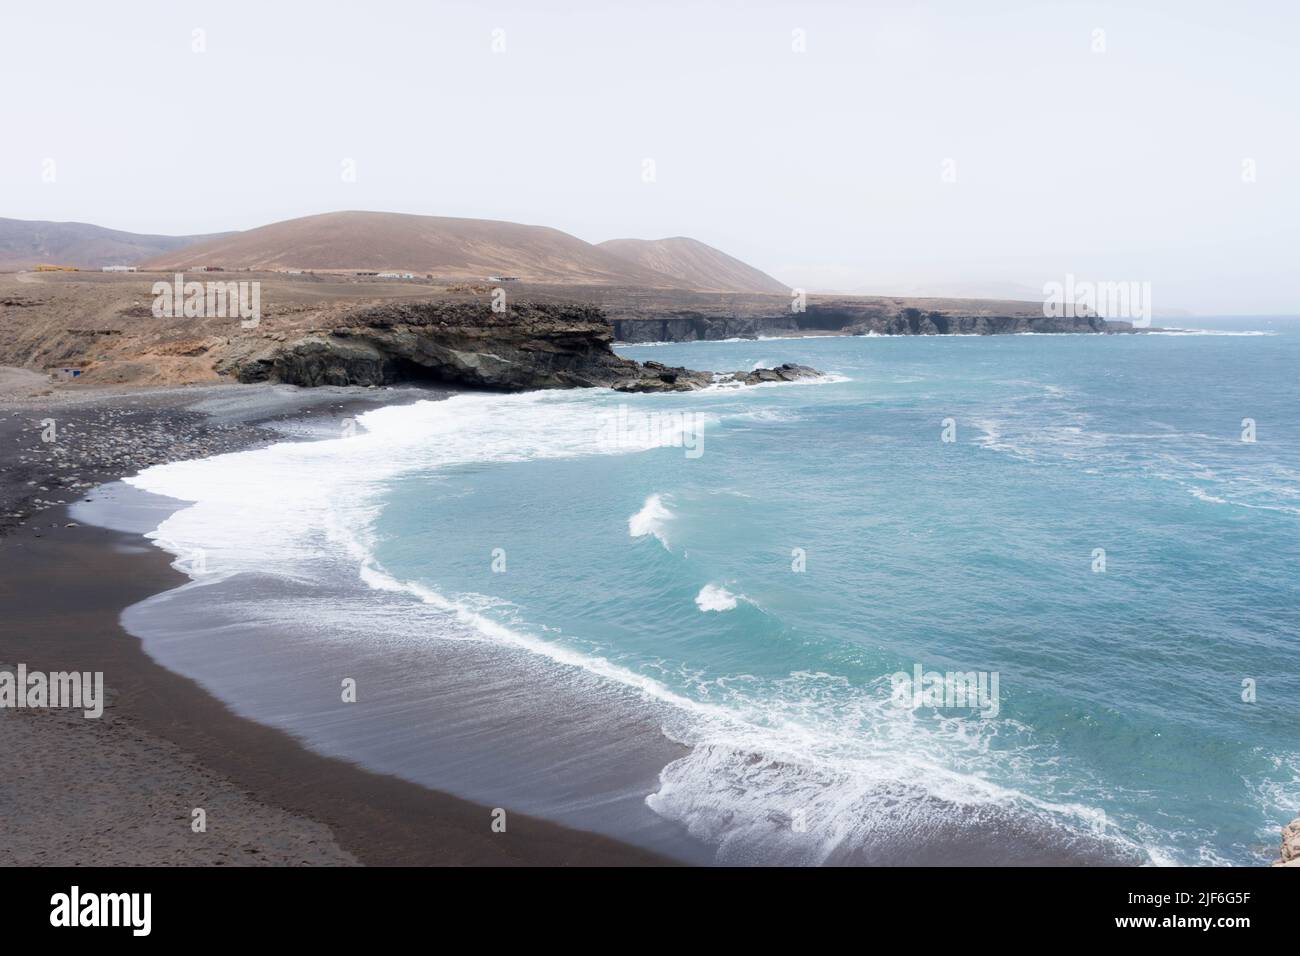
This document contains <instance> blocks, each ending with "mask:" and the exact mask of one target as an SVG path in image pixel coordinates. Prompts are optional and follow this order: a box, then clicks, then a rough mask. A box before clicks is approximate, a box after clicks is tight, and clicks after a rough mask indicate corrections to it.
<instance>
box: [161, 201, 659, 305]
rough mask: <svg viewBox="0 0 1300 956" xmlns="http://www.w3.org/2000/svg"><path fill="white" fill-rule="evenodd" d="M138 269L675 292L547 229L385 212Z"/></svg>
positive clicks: (196, 250)
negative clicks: (364, 275) (371, 275)
mask: <svg viewBox="0 0 1300 956" xmlns="http://www.w3.org/2000/svg"><path fill="white" fill-rule="evenodd" d="M144 265H145V267H146V268H150V269H178V270H184V269H187V268H193V267H197V266H203V265H217V266H221V267H222V268H225V269H254V270H278V269H312V270H320V271H331V270H332V271H351V270H366V271H377V272H387V271H408V272H414V273H416V274H417V275H424V274H426V273H427V274H432V275H435V276H438V277H440V278H442V277H450V278H462V277H463V278H472V279H483V278H486V277H488V276H493V275H510V276H518V277H519V278H520V279H523V280H527V281H533V282H572V283H582V284H587V283H596V284H609V285H629V286H645V287H650V288H681V287H682V283H680V282H678V281H676V280H675V279H674V278H672V277H671V276H667V275H663V274H660V273H657V272H654V271H652V270H649V269H646V268H643V267H641V266H639V265H637V264H636V263H634V262H629V261H628V260H627V259H625V258H623V257H622V256H618V255H615V254H614V253H613V252H611V251H609V250H606V249H601V248H600V247H598V246H594V245H592V244H591V243H589V242H583V241H582V240H581V239H579V238H577V237H576V236H571V235H569V234H568V233H565V232H561V231H560V230H558V229H551V228H549V227H547V226H526V225H521V224H520V223H515V222H498V221H495V220H489V219H455V218H450V217H446V216H412V215H406V214H403V213H389V212H332V213H325V214H323V215H319V216H306V217H304V218H301V219H289V220H286V221H284V222H277V223H272V224H271V225H269V226H262V227H260V228H258V229H250V230H248V231H247V232H241V233H237V234H235V235H233V236H229V237H226V238H222V239H218V240H214V241H212V242H204V243H200V244H198V245H195V246H191V247H188V248H185V249H182V250H177V251H176V252H172V253H166V254H163V255H159V256H156V257H154V258H152V259H150V260H148V261H147V262H146V263H144Z"/></svg>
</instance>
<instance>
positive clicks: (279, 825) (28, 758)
mask: <svg viewBox="0 0 1300 956" xmlns="http://www.w3.org/2000/svg"><path fill="white" fill-rule="evenodd" d="M23 384H24V385H25V386H29V385H30V384H31V383H30V382H24V383H23ZM203 393H204V394H202V395H197V394H195V390H173V391H171V392H152V393H144V394H143V395H142V394H141V393H132V394H131V397H127V398H124V397H123V396H122V395H120V394H115V393H111V392H88V391H83V392H77V393H73V394H72V395H71V397H69V398H66V399H64V398H63V397H62V396H61V395H59V394H55V395H52V396H41V395H39V394H36V395H28V394H24V395H19V396H10V401H9V402H8V403H6V404H5V405H3V407H0V419H3V421H0V443H3V444H2V445H0V447H3V449H4V452H5V454H6V457H7V459H8V460H7V461H6V462H5V463H4V464H5V467H4V470H3V472H0V502H2V503H3V511H4V513H5V514H7V515H12V514H17V515H21V516H22V517H21V518H9V519H7V521H6V524H5V527H4V529H3V531H4V536H3V537H0V608H3V613H0V662H2V663H8V664H13V663H17V662H23V663H25V664H26V665H27V666H28V668H29V669H32V670H45V671H55V670H80V671H103V672H104V680H105V684H106V686H107V688H108V698H109V706H108V707H107V708H106V709H105V715H104V717H103V718H101V719H100V720H98V721H94V720H88V719H86V718H83V717H81V716H79V714H78V715H77V716H73V715H72V714H70V713H68V712H58V711H43V712H32V711H0V745H3V746H4V747H5V748H6V751H7V752H9V753H12V754H13V755H15V756H14V757H13V759H14V760H15V761H16V762H17V764H16V766H17V769H16V771H15V772H12V773H8V774H6V775H5V779H4V780H3V781H0V803H2V804H3V805H4V806H5V808H6V811H7V812H6V813H4V814H3V817H2V818H3V821H4V822H3V823H0V863H2V864H10V865H13V864H33V863H40V864H49V865H76V864H85V865H91V864H141V865H146V864H200V865H205V864H211V865H219V864H227V863H229V864H251V863H263V864H302V863H313V864H322V865H340V864H348V863H353V862H359V863H362V864H367V865H429V864H433V865H448V864H450V865H484V864H485V865H646V864H651V865H653V864H662V863H665V862H668V860H667V859H666V858H665V857H663V856H660V855H657V854H655V853H653V852H650V851H647V850H644V849H640V848H637V847H633V846H630V845H627V844H624V843H621V842H619V841H616V840H613V839H610V838H608V837H605V836H600V835H596V834H593V833H590V832H585V831H583V830H579V829H575V828H567V827H564V826H560V825H558V824H555V823H552V822H549V821H546V820H542V819H540V818H537V817H534V816H529V815H527V814H526V813H522V812H518V811H517V810H516V809H515V807H514V806H512V805H505V806H503V807H502V809H504V810H505V811H506V814H507V816H506V820H507V826H506V830H505V832H504V833H502V832H494V829H493V826H492V823H493V820H494V814H493V809H494V807H492V806H486V805H482V804H478V803H474V802H471V801H467V800H463V799H459V798H457V797H454V796H451V795H449V794H446V793H442V792H439V791H438V790H435V789H431V788H429V787H427V786H421V785H419V784H417V783H413V782H410V781H407V780H403V779H400V778H398V777H397V776H393V775H389V774H384V773H375V772H371V771H369V770H365V769H362V768H361V767H359V766H357V765H355V764H353V763H350V762H348V761H345V760H341V759H337V758H333V757H328V756H322V755H320V754H319V753H315V752H313V751H312V750H309V749H307V748H306V747H304V746H303V745H302V744H301V743H300V742H299V741H298V740H297V739H295V738H294V737H293V736H291V735H290V734H288V733H285V732H284V731H282V730H278V729H273V728H271V727H268V726H265V725H264V724H261V723H257V722H254V721H251V720H248V719H246V718H244V717H241V716H239V715H237V714H236V713H234V712H233V711H232V710H231V709H230V708H228V707H227V706H226V705H225V704H223V703H222V702H221V701H219V700H218V699H216V698H215V697H214V696H212V695H211V694H209V693H208V692H207V691H206V690H204V689H203V687H202V686H200V685H199V684H198V683H196V682H195V681H193V680H190V679H188V678H186V677H182V676H180V675H178V674H176V673H174V672H172V671H170V670H168V669H166V668H164V667H163V666H161V665H160V664H158V663H157V662H156V661H155V660H154V659H152V658H151V657H150V656H149V655H148V654H147V653H145V651H144V649H143V648H142V645H141V642H140V640H139V639H137V638H136V637H134V636H132V635H131V634H129V633H127V632H126V631H125V630H124V629H123V628H122V626H121V624H120V622H119V619H120V615H121V613H122V611H123V610H124V609H125V608H127V607H129V606H131V605H133V604H136V603H137V602H140V601H142V600H144V599H145V598H147V597H149V596H150V595H156V594H159V593H161V592H164V591H167V590H169V589H172V588H175V587H176V586H178V585H180V584H182V583H183V582H184V581H185V580H186V579H185V578H184V576H183V575H181V574H180V573H179V572H177V571H176V570H174V569H173V568H172V567H171V566H170V562H171V560H172V558H171V556H170V555H167V554H165V553H163V552H162V551H159V550H158V549H156V548H154V547H152V546H151V545H149V544H148V543H147V542H145V541H144V540H143V539H141V538H140V537H139V536H138V535H136V534H132V533H129V532H123V531H116V530H110V529H107V528H100V527H95V526H89V525H82V524H80V523H76V522H73V521H70V519H69V516H68V514H67V510H66V507H65V505H63V504H58V503H55V504H45V503H44V502H48V501H55V502H58V501H59V500H63V501H69V500H72V499H73V498H74V497H75V498H80V496H81V495H83V494H85V491H84V489H82V488H78V487H76V486H77V485H78V484H81V483H90V482H95V481H100V480H104V479H107V478H109V477H117V476H118V475H121V474H129V473H132V471H133V470H134V469H138V467H139V466H140V465H141V464H142V462H141V461H140V460H139V458H140V457H142V456H140V455H135V456H134V457H133V453H132V449H133V448H134V449H136V450H138V449H139V447H140V446H139V444H138V442H136V443H135V444H133V443H132V441H131V440H130V439H129V438H126V437H125V436H124V435H123V436H118V437H117V438H115V437H114V435H113V434H111V433H110V434H106V433H105V432H104V429H109V430H110V432H111V429H112V423H113V418H112V413H114V412H115V411H116V412H121V411H122V410H123V408H124V406H125V407H126V408H127V410H128V411H129V417H130V421H131V425H132V427H135V428H136V429H137V431H136V432H133V433H132V434H136V435H137V437H138V434H139V429H144V430H145V431H146V432H148V433H152V432H153V430H155V429H157V430H161V434H162V435H163V439H164V440H163V443H162V444H163V446H166V444H167V442H166V437H167V436H168V434H170V433H173V432H174V433H176V434H177V435H178V436H179V435H180V434H181V433H182V432H184V431H185V430H186V429H191V428H194V427H195V420H194V417H193V416H195V415H199V416H202V417H204V418H207V419H209V420H216V421H217V422H218V424H221V423H222V422H223V421H224V424H222V426H221V427H223V428H225V429H227V431H228V432H229V434H228V435H227V438H228V440H229V442H230V443H231V447H239V446H240V445H241V444H247V443H248V442H255V441H257V440H263V441H269V440H276V437H277V436H276V435H275V434H274V433H272V432H267V431H265V429H260V424H261V423H262V422H263V421H265V420H267V419H268V418H275V417H277V416H280V417H293V416H294V415H297V414H300V413H301V407H298V406H294V403H293V402H291V401H286V400H284V399H283V396H271V397H268V398H267V399H266V401H265V402H264V403H263V405H262V406H260V407H259V408H258V409H256V411H255V413H250V412H248V409H247V407H245V410H244V411H239V410H238V408H237V406H239V405H241V402H242V399H241V400H240V401H235V402H234V403H233V404H230V405H228V406H227V407H226V408H225V410H224V412H223V411H222V410H221V403H222V402H223V401H226V400H227V399H229V398H233V397H234V396H235V393H234V392H225V391H222V390H221V389H220V388H214V389H205V390H203ZM249 394H251V393H249ZM417 397H418V396H417ZM352 398H355V396H346V395H345V396H340V395H337V394H333V395H330V394H328V393H326V392H324V391H322V392H318V393H315V394H313V395H312V396H311V399H310V402H311V403H314V404H315V405H317V406H318V407H322V408H329V410H330V413H331V414H334V415H337V414H338V413H339V412H340V411H346V409H345V408H344V403H345V402H346V401H348V400H351V399H352ZM383 398H384V397H383V396H362V399H363V400H364V401H366V402H367V403H368V404H371V405H373V404H376V403H378V402H380V401H382V400H383ZM197 400H202V401H211V402H214V403H215V404H214V405H213V407H212V408H211V409H210V410H207V411H201V412H194V411H192V410H191V406H192V405H194V403H195V401H197ZM243 404H245V405H246V403H243ZM271 406H273V407H271ZM223 414H224V416H225V418H224V420H223V419H222V418H221V416H222V415H223ZM51 416H53V417H55V418H56V419H57V420H58V421H59V422H60V423H62V424H63V425H66V426H67V427H68V430H69V434H71V435H78V434H80V435H81V436H82V437H83V439H84V440H85V441H86V442H87V443H89V444H92V445H94V446H95V447H97V448H99V449H100V450H101V451H103V449H104V448H106V447H112V446H113V445H114V444H115V443H119V444H122V446H123V452H122V454H121V455H120V456H115V455H113V454H106V455H101V456H100V458H96V459H94V461H93V462H92V461H91V458H92V457H93V456H86V457H85V458H81V459H78V458H77V457H76V451H75V446H71V444H70V445H69V446H64V452H65V455H64V456H56V455H54V449H48V448H46V449H43V448H42V447H41V446H40V445H36V444H33V436H34V435H36V434H38V432H39V430H40V422H41V421H42V420H44V419H46V418H48V417H51ZM106 416H107V417H106ZM213 416H216V417H215V419H213ZM254 419H260V420H254ZM330 427H332V426H330ZM197 433H198V434H200V435H201V434H203V433H204V429H203V427H202V426H201V425H200V426H199V427H198V428H197ZM119 439H120V441H119ZM36 440H37V441H38V440H39V439H36ZM176 444H177V446H178V447H183V446H184V442H183V441H177V442H176ZM56 447H57V443H56ZM16 449H21V450H23V454H24V455H26V457H27V458H28V460H27V461H26V462H22V463H19V462H18V461H17V459H18V457H19V456H18V455H17V454H15V453H14V451H15V450H16ZM218 450H226V449H221V448H215V447H214V448H213V449H210V453H215V451H218ZM45 453H48V454H45ZM115 458H116V459H117V461H116V463H115V460H114V459H115ZM69 459H70V460H69ZM101 459H102V460H101ZM60 463H61V464H67V465H69V466H70V468H63V469H55V468H51V467H49V466H50V465H57V464H60ZM115 469H116V474H115V473H114V471H115ZM56 477H57V478H59V479H60V481H59V482H58V483H56V482H55V480H54V479H55V478H56ZM71 477H75V478H76V479H77V481H76V482H70V481H67V479H68V478H71ZM32 481H34V482H37V484H35V485H29V484H28V482H32ZM41 487H45V488H47V489H50V490H48V491H46V492H41V491H39V490H37V489H40V488H41ZM69 524H75V525H76V526H73V527H69V526H68V525H69ZM91 725H93V726H91ZM195 808H203V809H204V810H205V811H206V814H207V830H206V832H204V833H195V832H194V831H193V829H192V827H191V820H192V811H193V810H194V809H195Z"/></svg>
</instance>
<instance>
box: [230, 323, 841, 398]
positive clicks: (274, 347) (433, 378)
mask: <svg viewBox="0 0 1300 956" xmlns="http://www.w3.org/2000/svg"><path fill="white" fill-rule="evenodd" d="M613 339H614V330H613V328H612V327H611V326H610V324H609V322H607V321H606V320H605V318H604V315H603V313H602V312H601V311H600V310H599V309H598V308H594V307H591V306H583V305H545V304H529V303H524V304H517V305H513V306H511V307H510V308H509V309H508V310H507V311H505V312H494V311H493V310H492V309H491V307H490V306H489V305H487V304H485V303H446V302H419V303H400V304H391V305H379V306H373V307H369V308H363V309H358V310H356V311H353V312H349V313H347V314H345V315H343V316H341V317H340V318H339V319H338V321H337V322H336V324H335V325H334V327H333V328H332V329H328V330H325V329H316V330H310V331H306V332H304V333H302V334H301V335H297V336H294V337H292V338H289V339H286V340H285V341H277V340H273V339H250V340H248V341H247V342H246V343H245V344H244V345H243V346H242V347H239V348H236V349H234V350H233V351H232V352H231V353H230V354H228V355H227V356H226V357H225V358H224V359H223V360H222V362H221V364H220V365H219V366H218V371H219V372H221V373H222V374H227V375H233V376H234V377H235V378H237V379H238V380H239V381H241V382H259V381H268V380H269V381H277V382H286V383H289V384H293V385H306V386H315V385H388V384H393V383H396V382H411V381H428V382H438V383H440V384H449V385H460V386H465V387H470V388H481V389H490V390H495V391H506V392H518V391H525V390H528V389H536V388H587V387H605V388H612V389H616V390H618V391H625V392H667V391H691V390H694V389H698V388H703V387H705V386H707V385H713V384H717V383H728V382H731V383H736V384H756V383H758V382H762V381H793V380H795V379H799V378H807V377H812V376H816V375H817V374H818V373H817V371H816V370H815V369H811V368H808V367H806V366H796V365H783V366H780V367H778V368H776V369H757V370H754V371H752V372H743V373H742V372H735V373H730V374H725V375H717V374H715V373H712V372H700V371H694V370H691V369H686V368H674V367H669V366H666V365H661V364H659V363H658V362H646V363H641V362H634V361H632V360H630V359H625V358H622V357H620V356H618V355H616V354H615V353H614V351H613V350H612V349H611V348H610V345H611V343H612V342H613Z"/></svg>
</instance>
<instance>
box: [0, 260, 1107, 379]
mask: <svg viewBox="0 0 1300 956" xmlns="http://www.w3.org/2000/svg"><path fill="white" fill-rule="evenodd" d="M172 278H173V277H172V275H171V274H168V273H128V274H104V273H92V272H66V273H58V272H50V273H32V272H29V273H8V274H0V365H8V366H16V367H20V368H25V369H29V370H32V371H33V372H37V373H42V374H49V375H51V383H52V387H61V385H62V383H63V382H64V381H67V382H68V383H69V384H71V385H73V386H74V387H75V386H76V385H77V384H80V383H86V384H90V383H94V384H116V385H174V384H188V383H211V382H217V381H221V380H222V379H223V372H222V371H221V370H222V369H223V368H225V367H226V365H227V364H228V361H229V360H230V359H231V358H232V357H237V356H242V355H253V354H255V353H258V352H259V351H264V350H266V349H272V348H275V347H277V346H278V345H282V344H286V343H292V342H294V341H295V340H297V339H300V338H302V337H304V336H310V335H313V334H318V333H329V332H332V331H333V330H334V329H336V328H337V327H338V326H339V325H340V324H343V319H344V317H345V316H348V315H350V314H351V313H354V312H357V311H358V310H365V309H371V308H373V307H378V306H385V305H400V304H416V303H428V302H437V303H445V304H447V305H449V306H455V305H461V306H465V307H475V308H479V309H483V310H486V309H488V308H490V305H491V301H492V297H493V290H494V288H504V289H505V290H506V292H505V295H506V302H507V306H508V308H513V307H515V306H521V307H522V306H523V305H525V304H528V303H534V304H538V305H542V306H548V305H549V306H594V307H596V308H597V309H599V310H600V312H601V313H602V314H603V316H604V317H605V318H606V319H607V320H608V321H609V322H610V323H611V325H612V326H613V330H614V334H613V338H615V339H617V340H622V341H663V340H695V339H720V338H730V337H735V336H751V337H752V336H756V335H791V334H794V335H798V334H854V333H865V332H871V331H879V332H882V333H884V334H924V333H927V332H935V331H958V330H965V331H972V332H980V331H984V332H991V331H1015V330H1022V327H1023V329H1024V330H1040V331H1073V330H1076V329H1074V328H1072V327H1068V326H1069V323H1066V324H1064V325H1061V326H1060V327H1054V326H1053V327H1042V324H1043V323H1045V322H1047V320H1044V319H1043V318H1042V312H1041V308H1040V307H1039V306H1038V304H1037V303H1026V302H991V301H982V300H957V299H905V298H891V297H866V296H856V297H848V296H810V297H809V298H808V301H807V308H806V310H805V311H803V312H797V311H795V310H793V309H792V308H791V301H790V299H789V297H787V296H781V295H752V294H750V295H744V294H732V293H704V292H691V291H676V290H664V289H646V288H634V287H610V286H593V285H565V284H553V283H527V282H513V283H509V284H507V285H503V286H495V287H494V286H492V285H490V284H487V283H463V282H457V281H452V280H445V279H443V280H439V279H413V280H389V279H379V278H375V277H362V276H350V275H335V274H314V275H313V274H302V275H286V274H283V273H269V272H240V273H224V274H222V273H207V274H188V275H187V276H186V278H187V279H190V280H203V281H214V282H215V281H221V282H253V281H255V282H259V283H260V284H261V286H260V298H261V320H260V322H259V323H258V325H257V327H256V328H247V329H246V328H243V327H242V325H241V322H240V321H239V319H238V318H237V317H236V318H197V317H196V318H184V317H177V318H170V317H168V318H161V319H160V318H155V317H154V315H153V313H152V309H151V307H152V304H153V300H154V296H153V292H152V289H153V284H154V283H155V282H158V281H164V282H170V281H171V280H172ZM936 321H937V322H939V323H940V324H946V323H949V322H950V321H951V322H952V323H960V324H962V328H960V329H958V328H957V327H956V325H954V326H953V327H952V328H948V327H944V328H937V327H935V325H934V323H935V322H936ZM1078 321H1079V323H1082V324H1081V325H1080V327H1079V328H1078V329H1077V330H1079V331H1101V330H1104V323H1103V324H1102V327H1101V328H1092V327H1090V326H1087V322H1088V321H1089V320H1078ZM1093 321H1095V320H1093ZM63 369H75V370H76V372H78V373H79V374H78V375H77V376H76V377H75V379H74V378H73V377H72V373H71V372H63V371H61V370H63Z"/></svg>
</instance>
